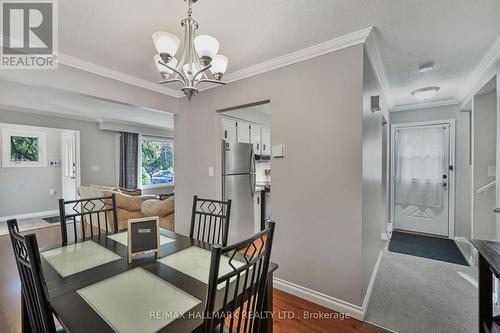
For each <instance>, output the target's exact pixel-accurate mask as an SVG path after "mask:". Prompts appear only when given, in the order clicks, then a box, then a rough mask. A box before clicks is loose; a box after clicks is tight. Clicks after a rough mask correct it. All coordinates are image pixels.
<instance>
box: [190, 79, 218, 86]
mask: <svg viewBox="0 0 500 333" xmlns="http://www.w3.org/2000/svg"><path fill="white" fill-rule="evenodd" d="M202 82H206V83H215V84H222V85H225V84H226V82H222V81H217V80H210V79H202V80H200V81H198V82H196V84H195V85H194V87H195V88H196V87H197V86H198V85H199V84H200V83H202Z"/></svg>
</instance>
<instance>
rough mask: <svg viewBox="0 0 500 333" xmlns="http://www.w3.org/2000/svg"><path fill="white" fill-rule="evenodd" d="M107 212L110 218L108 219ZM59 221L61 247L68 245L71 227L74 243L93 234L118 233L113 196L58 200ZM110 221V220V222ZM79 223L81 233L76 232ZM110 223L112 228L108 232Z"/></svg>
mask: <svg viewBox="0 0 500 333" xmlns="http://www.w3.org/2000/svg"><path fill="white" fill-rule="evenodd" d="M108 212H110V213H111V214H112V218H111V219H110V218H109V217H108ZM59 220H60V221H61V237H62V245H63V246H65V245H68V228H71V225H73V228H72V229H73V230H72V231H73V236H74V237H73V239H74V242H75V243H76V242H78V240H79V239H80V240H85V239H86V238H87V237H88V236H90V237H93V236H94V235H95V234H97V235H98V236H100V235H101V234H102V233H105V234H106V235H107V234H109V233H111V232H117V231H118V215H117V212H116V197H115V195H114V194H112V195H111V196H108V197H99V198H88V199H78V200H69V201H64V199H59ZM110 220H112V221H111V222H110ZM63 221H65V222H63ZM78 223H80V226H81V232H80V233H79V232H78V229H77V224H78ZM110 223H112V225H113V228H112V230H110Z"/></svg>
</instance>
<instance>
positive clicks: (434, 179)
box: [391, 119, 455, 238]
mask: <svg viewBox="0 0 500 333" xmlns="http://www.w3.org/2000/svg"><path fill="white" fill-rule="evenodd" d="M454 146H455V122H454V120H453V119H450V120H442V121H433V122H422V123H408V124H398V125H393V126H391V155H392V156H391V220H392V221H394V228H395V229H397V230H401V231H409V232H417V233H424V234H430V235H437V236H443V237H448V238H453V237H454V222H453V221H454V172H453V171H454V163H455V156H454V152H455V147H454Z"/></svg>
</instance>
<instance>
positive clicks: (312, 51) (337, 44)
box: [205, 27, 373, 90]
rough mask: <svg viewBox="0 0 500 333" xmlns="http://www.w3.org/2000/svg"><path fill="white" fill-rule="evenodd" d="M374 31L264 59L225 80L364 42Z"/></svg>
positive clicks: (352, 34)
mask: <svg viewBox="0 0 500 333" xmlns="http://www.w3.org/2000/svg"><path fill="white" fill-rule="evenodd" d="M372 31H373V27H368V28H365V29H362V30H359V31H356V32H352V33H350V34H347V35H343V36H341V37H338V38H335V39H331V40H328V41H326V42H323V43H319V44H316V45H314V46H311V47H308V48H305V49H302V50H299V51H296V52H292V53H289V54H286V55H283V56H281V57H278V58H274V59H271V60H268V61H264V62H262V63H260V64H257V65H253V66H250V67H246V68H243V69H241V70H239V71H236V72H232V73H228V74H227V75H226V76H224V79H223V80H224V81H226V82H228V83H229V82H234V81H238V80H242V79H246V78H249V77H252V76H255V75H259V74H262V73H265V72H269V71H272V70H275V69H278V68H281V67H285V66H288V65H292V64H295V63H297V62H301V61H304V60H308V59H311V58H315V57H318V56H321V55H324V54H327V53H331V52H334V51H338V50H341V49H345V48H348V47H351V46H354V45H357V44H362V43H365V41H366V39H367V38H368V36H369V35H370V34H371V32H372ZM211 87H212V86H211ZM211 87H210V88H211ZM210 88H208V89H210ZM205 90H206V89H205Z"/></svg>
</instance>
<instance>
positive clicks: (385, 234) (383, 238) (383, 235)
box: [380, 232, 389, 241]
mask: <svg viewBox="0 0 500 333" xmlns="http://www.w3.org/2000/svg"><path fill="white" fill-rule="evenodd" d="M380 239H381V240H384V241H387V240H389V237H388V236H387V232H382V233H381V234H380Z"/></svg>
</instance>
